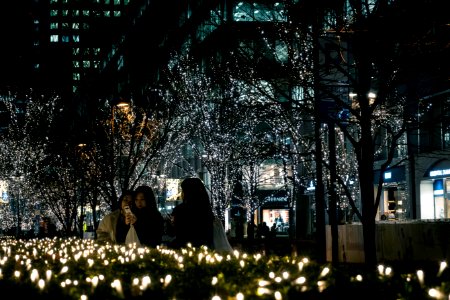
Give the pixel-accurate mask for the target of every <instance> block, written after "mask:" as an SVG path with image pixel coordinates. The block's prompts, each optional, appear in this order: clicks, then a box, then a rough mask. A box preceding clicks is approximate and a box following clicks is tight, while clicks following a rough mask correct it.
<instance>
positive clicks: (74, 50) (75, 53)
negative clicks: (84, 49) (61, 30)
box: [72, 48, 80, 55]
mask: <svg viewBox="0 0 450 300" xmlns="http://www.w3.org/2000/svg"><path fill="white" fill-rule="evenodd" d="M72 54H73V55H79V54H80V48H73V49H72Z"/></svg>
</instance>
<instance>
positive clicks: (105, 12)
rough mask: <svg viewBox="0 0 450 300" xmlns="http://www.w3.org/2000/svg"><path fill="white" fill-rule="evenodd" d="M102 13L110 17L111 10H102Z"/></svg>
mask: <svg viewBox="0 0 450 300" xmlns="http://www.w3.org/2000/svg"><path fill="white" fill-rule="evenodd" d="M103 15H104V16H105V17H110V16H111V12H110V11H109V10H107V11H104V12H103Z"/></svg>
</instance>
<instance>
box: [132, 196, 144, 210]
mask: <svg viewBox="0 0 450 300" xmlns="http://www.w3.org/2000/svg"><path fill="white" fill-rule="evenodd" d="M134 204H135V205H136V207H137V208H138V209H141V208H143V207H146V206H147V202H146V201H145V197H144V194H143V193H137V194H136V198H135V199H134Z"/></svg>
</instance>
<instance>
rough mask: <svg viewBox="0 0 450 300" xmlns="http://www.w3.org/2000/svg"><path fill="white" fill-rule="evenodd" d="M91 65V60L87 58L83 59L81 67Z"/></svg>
mask: <svg viewBox="0 0 450 300" xmlns="http://www.w3.org/2000/svg"><path fill="white" fill-rule="evenodd" d="M90 66H91V62H90V61H89V60H83V68H89V67H90Z"/></svg>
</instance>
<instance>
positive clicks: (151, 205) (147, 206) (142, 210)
mask: <svg viewBox="0 0 450 300" xmlns="http://www.w3.org/2000/svg"><path fill="white" fill-rule="evenodd" d="M133 199H134V208H135V209H134V213H135V215H136V223H135V224H134V227H135V229H136V232H137V235H138V238H139V241H140V242H141V244H142V245H145V246H149V247H156V246H158V245H160V244H161V242H162V236H163V233H164V219H163V217H162V215H161V213H160V212H159V210H158V206H157V204H156V198H155V194H154V192H153V189H152V188H151V187H149V186H146V185H141V186H139V187H137V188H136V190H135V191H134V195H133Z"/></svg>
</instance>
